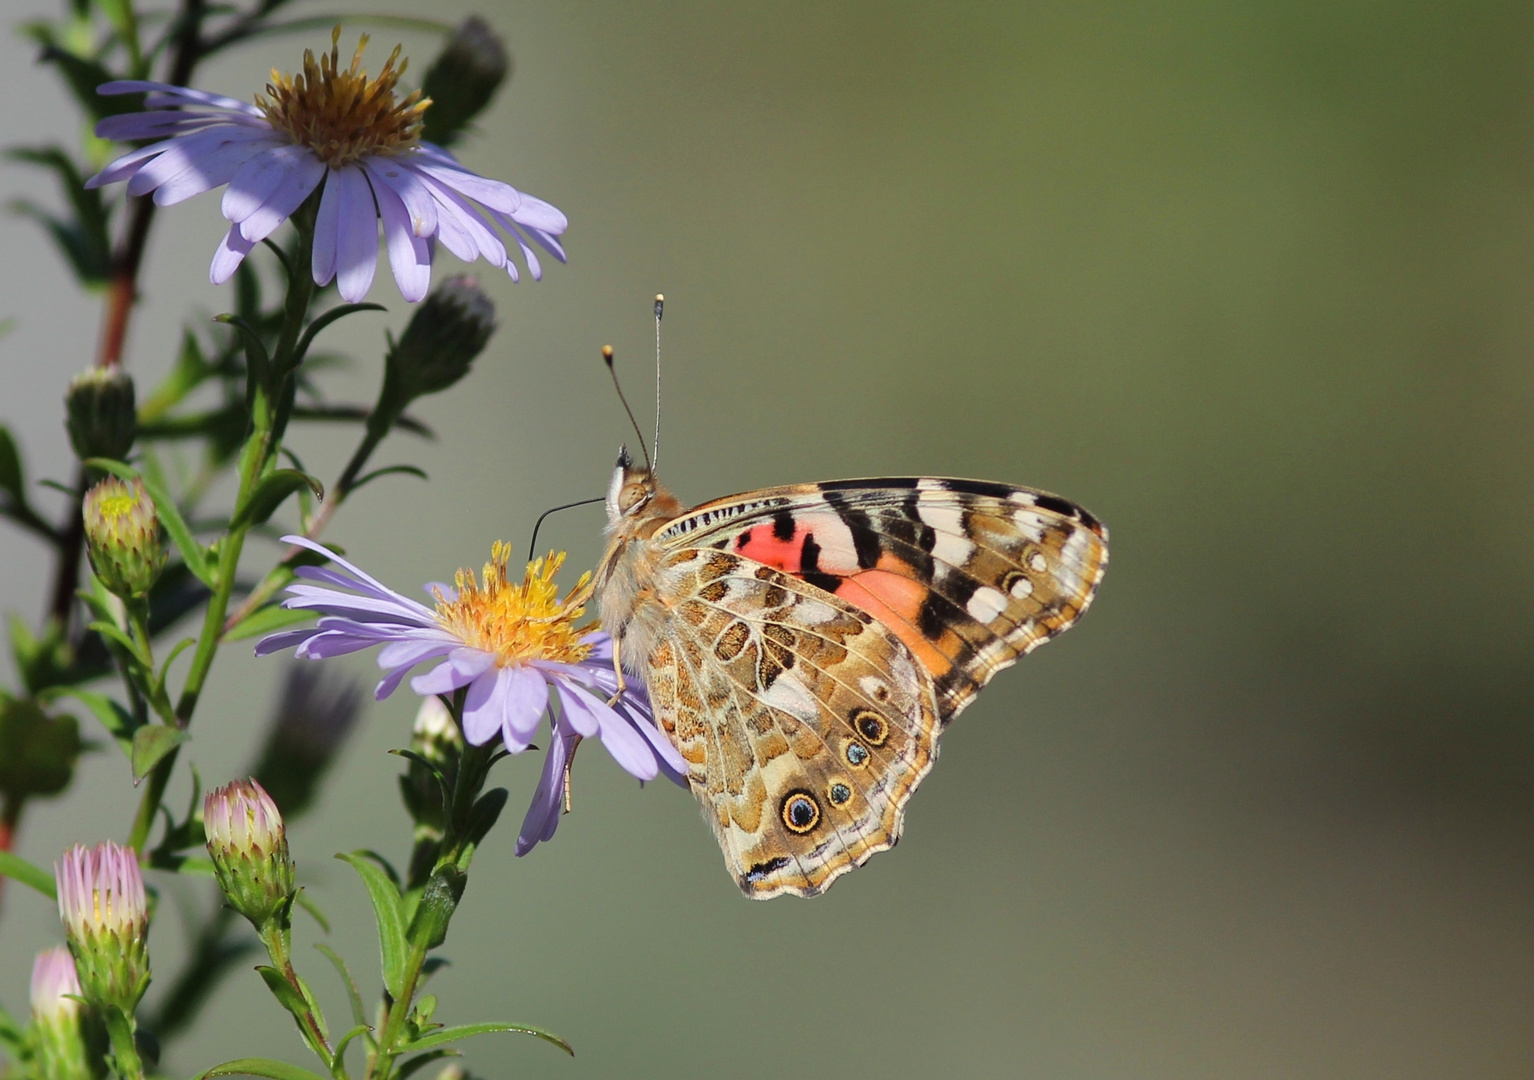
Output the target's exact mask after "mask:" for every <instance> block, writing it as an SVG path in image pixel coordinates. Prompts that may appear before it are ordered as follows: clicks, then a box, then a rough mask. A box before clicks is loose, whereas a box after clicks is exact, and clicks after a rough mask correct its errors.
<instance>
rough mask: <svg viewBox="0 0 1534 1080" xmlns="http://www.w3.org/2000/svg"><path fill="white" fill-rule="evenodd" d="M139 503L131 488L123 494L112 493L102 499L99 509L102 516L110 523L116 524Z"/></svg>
mask: <svg viewBox="0 0 1534 1080" xmlns="http://www.w3.org/2000/svg"><path fill="white" fill-rule="evenodd" d="M137 505H138V500H137V499H136V498H134V497H133V492H132V491H131V490H124V491H123V492H122V493H121V494H111V495H108V496H107V497H106V498H104V499H102V500H101V503H100V504H99V509H100V511H101V516H102V518H103V519H104V520H105V521H106V522H107V524H109V525H116V524H117V523H118V522H119V521H121V520H122V519H123V518H125V517H127V516H128V515H129V514H131V513H132V512H133V509H134V507H136V506H137Z"/></svg>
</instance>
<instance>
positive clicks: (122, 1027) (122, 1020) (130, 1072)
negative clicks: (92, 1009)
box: [102, 1006, 144, 1080]
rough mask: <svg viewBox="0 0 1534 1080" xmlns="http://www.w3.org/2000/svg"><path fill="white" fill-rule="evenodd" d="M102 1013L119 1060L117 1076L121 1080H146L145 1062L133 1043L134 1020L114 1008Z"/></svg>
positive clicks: (115, 1054) (115, 1056)
mask: <svg viewBox="0 0 1534 1080" xmlns="http://www.w3.org/2000/svg"><path fill="white" fill-rule="evenodd" d="M102 1011H103V1012H104V1013H105V1016H104V1017H103V1019H104V1020H105V1022H106V1029H107V1036H108V1037H109V1038H110V1039H111V1040H112V1056H113V1057H114V1058H115V1059H116V1060H117V1075H118V1076H119V1077H120V1078H121V1080H144V1062H143V1060H142V1059H141V1058H140V1057H139V1056H138V1046H137V1045H136V1044H135V1043H134V1041H133V1029H134V1023H133V1019H132V1018H131V1017H129V1016H125V1015H124V1014H123V1013H122V1012H121V1011H120V1010H119V1009H117V1008H116V1007H113V1006H108V1007H107V1008H105V1009H103V1010H102Z"/></svg>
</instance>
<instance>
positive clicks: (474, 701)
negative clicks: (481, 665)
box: [463, 668, 509, 746]
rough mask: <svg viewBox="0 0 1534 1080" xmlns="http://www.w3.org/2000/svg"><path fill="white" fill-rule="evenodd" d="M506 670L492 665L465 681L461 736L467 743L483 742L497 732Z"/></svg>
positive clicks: (499, 727) (487, 740)
mask: <svg viewBox="0 0 1534 1080" xmlns="http://www.w3.org/2000/svg"><path fill="white" fill-rule="evenodd" d="M507 670H509V669H507V668H495V669H493V670H491V671H487V672H485V674H483V675H481V676H480V677H479V678H478V679H475V680H474V682H472V683H470V684H469V692H468V693H467V694H465V695H464V698H463V737H464V739H465V740H467V741H468V743H469V745H470V746H484V745H485V744H486V743H487V742H489V741H490V740H491V739H493V738H495V737H496V735H498V734H500V731H501V712H502V706H503V704H504V701H505V694H506V684H505V676H506V672H507Z"/></svg>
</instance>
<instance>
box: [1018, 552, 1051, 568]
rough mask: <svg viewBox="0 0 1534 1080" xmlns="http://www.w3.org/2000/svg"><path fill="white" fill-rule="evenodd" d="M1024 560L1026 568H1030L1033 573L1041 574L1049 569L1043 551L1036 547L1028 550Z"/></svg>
mask: <svg viewBox="0 0 1534 1080" xmlns="http://www.w3.org/2000/svg"><path fill="white" fill-rule="evenodd" d="M1024 561H1025V562H1026V563H1027V564H1028V569H1030V570H1032V571H1033V572H1034V573H1035V574H1042V573H1043V572H1044V571H1046V570H1048V569H1049V560H1048V559H1046V558H1045V557H1044V553H1043V552H1042V551H1040V550H1038V549H1037V548H1035V549H1034V550H1032V551H1030V552H1029V553H1028V557H1027V558H1026V559H1025V560H1024Z"/></svg>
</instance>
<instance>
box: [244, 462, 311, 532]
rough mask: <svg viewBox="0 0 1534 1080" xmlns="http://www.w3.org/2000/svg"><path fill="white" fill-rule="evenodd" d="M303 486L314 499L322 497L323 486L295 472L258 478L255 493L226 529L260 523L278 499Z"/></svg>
mask: <svg viewBox="0 0 1534 1080" xmlns="http://www.w3.org/2000/svg"><path fill="white" fill-rule="evenodd" d="M306 487H307V488H308V489H309V490H310V491H312V492H314V497H315V498H316V499H320V500H323V499H324V498H325V485H324V484H322V483H320V481H319V480H318V479H317V478H316V477H313V476H310V475H309V474H308V473H302V472H299V471H298V470H297V469H274V470H273V471H272V472H270V473H268V474H267V475H266V476H264V477H262V478H261V482H260V483H259V484H257V485H256V490H254V491H252V492H251V493H250V498H249V499H247V500H246V501H245V505H244V506H243V507H242V508H241V509H240V511H239V513H237V514H235V515H234V520H233V521H231V522H230V523H229V528H230V530H231V531H233V530H235V529H238V528H240V527H242V526H246V525H259V524H261V523H262V522H263V521H265V520H266V519H267V518H269V517H271V516H272V514H273V513H274V512H275V511H276V509H277V507H279V506H281V505H282V500H284V499H286V498H287V497H288V496H289V495H291V494H293V492H295V491H300V490H302V489H303V488H306Z"/></svg>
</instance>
